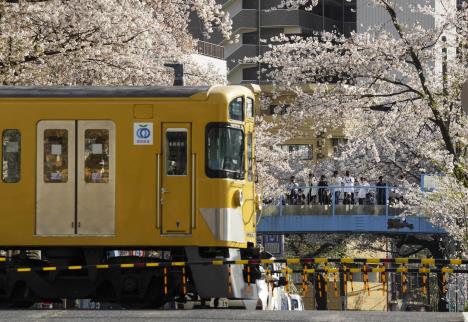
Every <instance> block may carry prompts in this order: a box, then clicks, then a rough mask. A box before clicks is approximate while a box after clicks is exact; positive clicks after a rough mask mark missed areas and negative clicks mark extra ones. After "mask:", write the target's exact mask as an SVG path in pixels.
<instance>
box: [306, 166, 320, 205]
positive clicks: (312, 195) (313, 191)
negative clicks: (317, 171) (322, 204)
mask: <svg viewBox="0 0 468 322" xmlns="http://www.w3.org/2000/svg"><path fill="white" fill-rule="evenodd" d="M317 184H318V180H317V178H316V177H315V175H314V174H313V173H309V180H308V182H307V185H308V186H309V193H308V194H307V204H315V203H317V194H318V188H317Z"/></svg>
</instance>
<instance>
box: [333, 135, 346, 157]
mask: <svg viewBox="0 0 468 322" xmlns="http://www.w3.org/2000/svg"><path fill="white" fill-rule="evenodd" d="M347 143H348V140H347V139H345V138H332V146H333V153H334V154H338V153H339V152H340V151H341V150H342V148H343V146H344V145H346V144H347Z"/></svg>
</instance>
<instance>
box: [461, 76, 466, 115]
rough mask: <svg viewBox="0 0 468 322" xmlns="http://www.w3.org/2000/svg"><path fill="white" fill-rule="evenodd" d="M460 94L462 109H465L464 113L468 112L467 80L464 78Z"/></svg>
mask: <svg viewBox="0 0 468 322" xmlns="http://www.w3.org/2000/svg"><path fill="white" fill-rule="evenodd" d="M460 96H461V102H462V106H463V110H464V111H465V113H466V114H468V80H466V81H465V84H463V87H462V91H461V95H460Z"/></svg>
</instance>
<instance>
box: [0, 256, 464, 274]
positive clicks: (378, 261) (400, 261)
mask: <svg viewBox="0 0 468 322" xmlns="http://www.w3.org/2000/svg"><path fill="white" fill-rule="evenodd" d="M8 262H9V258H6V257H0V265H5V264H7V263H8ZM273 263H281V264H285V265H286V266H288V265H301V267H306V268H307V271H305V270H304V269H302V270H299V271H298V272H303V273H313V272H329V273H334V272H338V271H340V270H341V271H340V272H342V270H345V271H348V272H351V273H356V272H361V270H362V268H349V267H346V266H345V265H344V264H346V265H349V264H357V265H364V266H365V268H366V269H368V272H380V273H382V272H397V273H401V272H413V271H414V270H415V269H416V268H408V267H406V266H405V265H407V264H418V265H424V266H434V267H439V268H436V269H429V268H427V267H424V268H418V269H416V270H419V271H418V272H419V273H435V272H441V270H443V272H445V273H467V270H466V269H465V270H464V269H454V268H451V267H448V265H452V266H453V265H468V259H464V258H456V259H436V258H285V259H245V260H233V261H230V260H213V261H192V262H190V261H188V262H183V261H161V262H141V263H123V264H96V265H72V266H35V267H6V269H10V270H16V271H17V272H20V273H25V272H31V271H58V270H84V269H98V270H102V269H143V268H158V267H161V268H168V267H187V266H192V265H247V266H254V265H268V264H273ZM317 264H318V265H321V266H324V267H323V268H321V269H318V268H310V267H309V266H312V265H317ZM328 264H335V266H340V265H341V266H342V267H341V268H332V267H328V266H327V265H328ZM386 264H395V265H402V266H403V267H398V268H387V267H385V266H383V265H386ZM366 265H379V267H378V268H369V267H367V266H366ZM0 267H1V266H0ZM440 267H442V268H440ZM335 270H338V271H335ZM294 272H295V271H294ZM414 272H416V271H414Z"/></svg>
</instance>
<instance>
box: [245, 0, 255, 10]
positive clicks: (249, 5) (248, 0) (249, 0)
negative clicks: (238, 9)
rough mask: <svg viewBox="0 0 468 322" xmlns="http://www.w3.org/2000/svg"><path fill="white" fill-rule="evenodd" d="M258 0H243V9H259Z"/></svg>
mask: <svg viewBox="0 0 468 322" xmlns="http://www.w3.org/2000/svg"><path fill="white" fill-rule="evenodd" d="M257 1H258V0H242V9H257V8H258V2H257Z"/></svg>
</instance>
